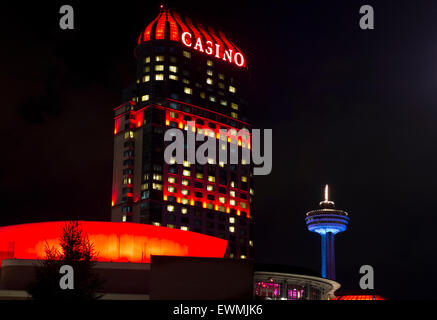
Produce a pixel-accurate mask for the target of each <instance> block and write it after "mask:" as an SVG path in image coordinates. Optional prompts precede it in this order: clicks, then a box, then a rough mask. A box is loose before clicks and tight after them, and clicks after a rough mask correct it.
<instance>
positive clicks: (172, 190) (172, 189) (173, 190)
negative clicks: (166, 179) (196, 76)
mask: <svg viewBox="0 0 437 320" xmlns="http://www.w3.org/2000/svg"><path fill="white" fill-rule="evenodd" d="M167 190H168V192H171V193H175V192H176V188H175V187H171V186H169V187H168V188H167Z"/></svg>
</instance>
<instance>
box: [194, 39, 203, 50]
mask: <svg viewBox="0 0 437 320" xmlns="http://www.w3.org/2000/svg"><path fill="white" fill-rule="evenodd" d="M198 47H199V49H197V48H198ZM194 50H199V51H200V52H203V45H202V39H200V38H197V41H196V45H195V46H194Z"/></svg>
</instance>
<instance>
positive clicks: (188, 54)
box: [183, 50, 191, 59]
mask: <svg viewBox="0 0 437 320" xmlns="http://www.w3.org/2000/svg"><path fill="white" fill-rule="evenodd" d="M183 55H184V57H185V58H188V59H189V58H191V52H188V51H185V50H184V52H183Z"/></svg>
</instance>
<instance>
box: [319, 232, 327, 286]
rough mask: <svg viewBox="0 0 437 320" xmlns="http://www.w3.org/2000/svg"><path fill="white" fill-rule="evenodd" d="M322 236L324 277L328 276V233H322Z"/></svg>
mask: <svg viewBox="0 0 437 320" xmlns="http://www.w3.org/2000/svg"><path fill="white" fill-rule="evenodd" d="M320 236H321V237H322V246H321V249H322V278H326V250H327V247H326V233H322V234H321V235H320Z"/></svg>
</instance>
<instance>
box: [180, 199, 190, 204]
mask: <svg viewBox="0 0 437 320" xmlns="http://www.w3.org/2000/svg"><path fill="white" fill-rule="evenodd" d="M188 202H189V201H188V199H185V198H182V200H181V203H182V204H188Z"/></svg>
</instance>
